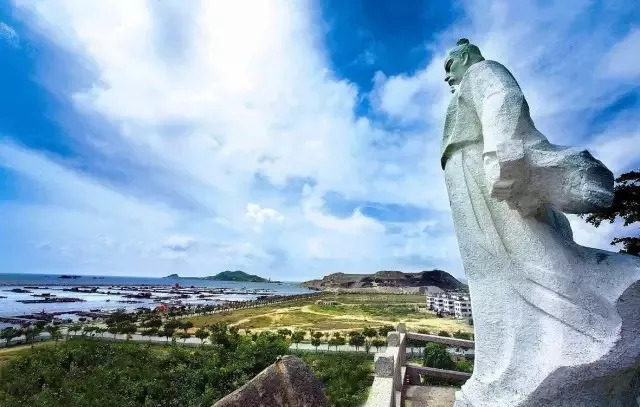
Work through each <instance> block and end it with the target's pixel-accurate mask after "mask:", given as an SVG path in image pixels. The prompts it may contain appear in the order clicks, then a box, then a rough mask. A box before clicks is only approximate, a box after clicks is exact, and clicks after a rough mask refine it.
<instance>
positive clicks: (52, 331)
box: [44, 325, 60, 344]
mask: <svg viewBox="0 0 640 407" xmlns="http://www.w3.org/2000/svg"><path fill="white" fill-rule="evenodd" d="M44 330H45V331H47V333H48V334H49V336H51V339H53V340H54V341H55V342H56V344H57V343H58V340H59V339H60V327H59V326H57V325H47V326H46V327H45V328H44Z"/></svg>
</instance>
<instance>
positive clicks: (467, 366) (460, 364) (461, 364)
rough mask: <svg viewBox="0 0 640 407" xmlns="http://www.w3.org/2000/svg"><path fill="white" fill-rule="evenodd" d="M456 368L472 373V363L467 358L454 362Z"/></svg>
mask: <svg viewBox="0 0 640 407" xmlns="http://www.w3.org/2000/svg"><path fill="white" fill-rule="evenodd" d="M456 370H457V371H459V372H466V373H473V363H472V362H469V361H468V360H459V361H457V362H456Z"/></svg>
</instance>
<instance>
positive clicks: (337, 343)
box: [327, 338, 340, 351]
mask: <svg viewBox="0 0 640 407" xmlns="http://www.w3.org/2000/svg"><path fill="white" fill-rule="evenodd" d="M331 346H335V347H336V351H337V350H338V346H340V341H339V340H338V338H331V339H329V342H327V349H329V348H330V347H331Z"/></svg>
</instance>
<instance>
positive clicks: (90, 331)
mask: <svg viewBox="0 0 640 407" xmlns="http://www.w3.org/2000/svg"><path fill="white" fill-rule="evenodd" d="M95 331H96V327H95V326H92V325H86V326H83V327H82V336H85V335H86V334H89V335H91V336H93V335H92V334H94V333H95Z"/></svg>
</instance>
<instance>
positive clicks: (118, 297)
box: [0, 273, 310, 329]
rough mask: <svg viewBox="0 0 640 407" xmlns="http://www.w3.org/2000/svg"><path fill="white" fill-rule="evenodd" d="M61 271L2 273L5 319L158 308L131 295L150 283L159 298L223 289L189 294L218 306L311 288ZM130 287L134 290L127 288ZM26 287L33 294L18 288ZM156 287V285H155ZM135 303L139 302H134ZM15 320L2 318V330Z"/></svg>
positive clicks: (0, 313) (0, 312)
mask: <svg viewBox="0 0 640 407" xmlns="http://www.w3.org/2000/svg"><path fill="white" fill-rule="evenodd" d="M61 276H62V275H59V274H2V273H0V317H17V316H21V315H28V314H34V313H39V312H43V311H44V312H48V313H51V312H55V313H64V312H69V314H61V315H59V316H58V317H59V318H62V319H71V320H77V318H78V316H76V315H75V314H73V313H72V312H76V311H90V310H101V311H113V310H116V309H119V308H124V309H126V310H134V309H136V308H140V307H146V308H154V307H156V306H158V305H159V303H158V302H157V301H154V300H153V298H151V299H146V298H135V299H132V298H127V297H125V296H126V295H127V294H136V293H139V291H138V290H136V287H141V286H145V287H147V286H148V287H149V288H152V287H153V288H155V289H157V290H159V292H164V293H155V292H154V296H162V295H166V293H167V292H168V289H170V288H172V287H175V286H176V284H178V285H179V286H180V287H182V288H189V287H203V288H206V289H219V290H220V291H221V292H219V293H216V294H214V295H207V297H206V298H200V297H201V296H198V295H197V294H195V293H194V294H191V293H189V290H186V292H187V293H188V294H185V295H186V297H185V295H183V297H182V298H180V301H181V302H182V303H183V304H216V303H221V302H225V301H248V300H253V299H256V298H257V297H259V296H261V295H294V294H304V293H308V292H310V291H309V290H307V289H306V288H302V287H300V286H299V285H298V283H288V282H282V283H280V282H278V283H249V282H232V281H211V280H200V279H190V278H167V277H165V278H161V277H123V276H65V277H67V278H61ZM72 287H82V290H85V288H84V287H97V288H98V289H97V291H98V292H93V293H92V292H70V291H65V289H66V290H69V289H70V288H72ZM127 288H129V289H127ZM14 289H20V290H26V291H28V292H14V291H12V290H14ZM151 291H153V289H151ZM43 294H45V295H49V296H51V297H52V298H56V297H57V298H62V297H72V298H78V299H82V300H84V301H83V302H63V303H36V304H24V303H21V302H18V301H20V300H34V299H42V298H44V297H43V296H42V295H43ZM134 301H135V302H134ZM6 326H10V324H7V323H3V322H0V329H2V328H4V327H6Z"/></svg>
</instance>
